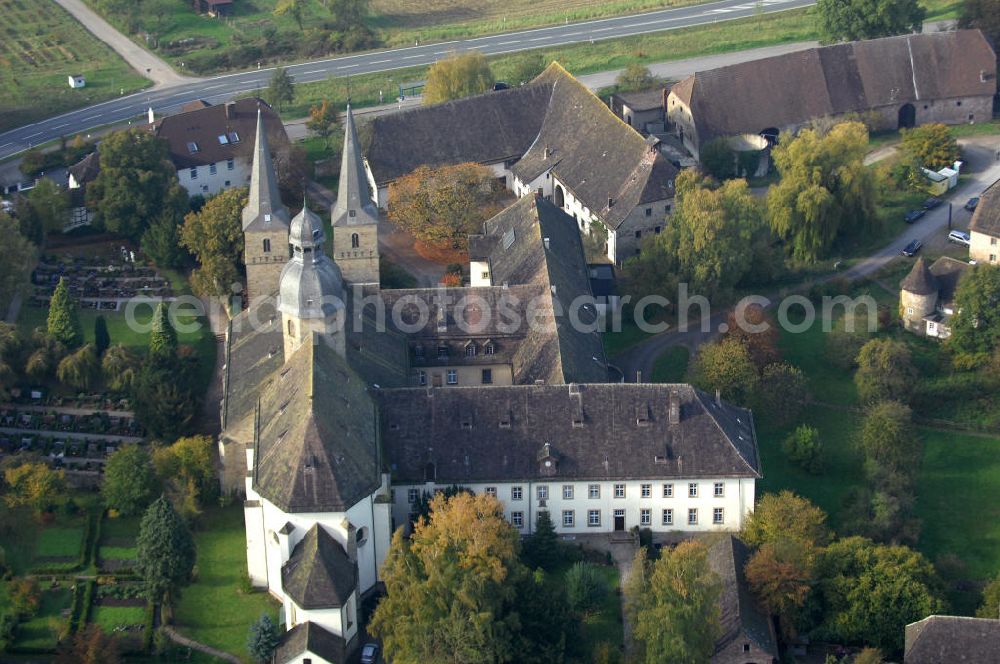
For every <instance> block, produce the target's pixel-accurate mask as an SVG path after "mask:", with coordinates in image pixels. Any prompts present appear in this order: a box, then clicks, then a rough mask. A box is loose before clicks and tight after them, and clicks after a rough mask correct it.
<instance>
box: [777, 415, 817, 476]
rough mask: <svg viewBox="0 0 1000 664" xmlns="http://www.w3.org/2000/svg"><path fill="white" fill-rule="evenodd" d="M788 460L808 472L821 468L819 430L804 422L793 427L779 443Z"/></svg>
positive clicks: (814, 471)
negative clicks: (793, 429)
mask: <svg viewBox="0 0 1000 664" xmlns="http://www.w3.org/2000/svg"><path fill="white" fill-rule="evenodd" d="M781 449H782V451H783V452H784V453H785V456H787V457H788V460H789V461H791V462H792V463H794V464H795V465H796V466H799V467H801V468H802V469H803V470H805V471H806V472H808V473H813V474H816V473H819V472H820V471H822V470H823V444H822V443H821V442H820V438H819V430H817V429H815V428H813V427H810V426H807V425H805V424H803V425H801V426H799V427H798V428H796V429H795V431H793V432H792V433H791V434H789V436H788V437H787V438H785V441H784V442H783V443H782V445H781Z"/></svg>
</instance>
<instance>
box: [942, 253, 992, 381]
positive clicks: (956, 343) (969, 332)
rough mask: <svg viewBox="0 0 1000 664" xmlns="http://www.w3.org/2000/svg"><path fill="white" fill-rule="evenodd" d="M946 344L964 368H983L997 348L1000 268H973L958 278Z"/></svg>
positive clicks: (981, 265) (983, 265)
mask: <svg viewBox="0 0 1000 664" xmlns="http://www.w3.org/2000/svg"><path fill="white" fill-rule="evenodd" d="M948 344H949V345H950V346H951V347H952V348H953V349H954V351H955V353H956V354H957V355H958V356H959V357H958V358H957V359H958V360H959V361H960V362H961V363H962V364H963V365H967V366H976V365H980V366H981V365H982V364H985V363H986V362H987V361H988V358H989V355H990V354H991V353H992V352H994V351H995V350H996V349H998V348H1000V267H997V266H995V265H985V264H979V265H974V266H973V267H972V269H970V270H967V271H966V272H965V274H964V275H963V276H962V279H961V281H960V282H959V284H958V289H957V290H956V291H955V315H954V316H953V317H952V319H951V337H950V338H949V339H948Z"/></svg>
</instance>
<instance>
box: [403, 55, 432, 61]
mask: <svg viewBox="0 0 1000 664" xmlns="http://www.w3.org/2000/svg"><path fill="white" fill-rule="evenodd" d="M426 57H427V56H426V55H423V54H421V55H407V56H404V57H403V58H401V59H402V60H412V59H413V58H426Z"/></svg>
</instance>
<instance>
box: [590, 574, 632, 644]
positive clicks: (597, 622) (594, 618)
mask: <svg viewBox="0 0 1000 664" xmlns="http://www.w3.org/2000/svg"><path fill="white" fill-rule="evenodd" d="M597 570H598V571H599V572H600V574H601V575H602V576H603V577H604V583H605V584H606V585H607V588H608V594H607V595H605V597H604V601H602V602H601V606H600V610H598V611H594V612H591V613H588V614H587V615H585V616H584V618H583V625H582V630H581V631H582V632H583V633H582V635H581V637H582V640H583V644H584V645H583V652H585V653H592V652H594V650H595V648H596V647H597V645H598V644H599V643H601V642H606V643H609V644H610V645H611V647H612V649H613V650H617V649H618V648H620V647H621V646H622V643H623V642H624V639H625V635H624V633H623V631H622V604H621V599H620V598H619V596H618V568H617V567H614V566H605V565H600V566H598V567H597Z"/></svg>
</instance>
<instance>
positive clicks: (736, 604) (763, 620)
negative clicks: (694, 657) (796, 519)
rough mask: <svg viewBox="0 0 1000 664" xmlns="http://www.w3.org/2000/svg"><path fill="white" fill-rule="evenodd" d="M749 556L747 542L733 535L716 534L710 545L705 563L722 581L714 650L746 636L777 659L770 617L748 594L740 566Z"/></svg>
mask: <svg viewBox="0 0 1000 664" xmlns="http://www.w3.org/2000/svg"><path fill="white" fill-rule="evenodd" d="M749 557H750V556H749V552H748V551H747V546H746V544H744V543H743V542H742V541H741V540H739V539H737V538H736V537H733V536H732V535H724V536H717V539H715V541H712V542H710V544H709V548H708V565H709V567H710V568H711V570H712V571H713V572H715V573H716V574H717V575H718V576H719V578H720V580H721V581H722V594H721V595H720V596H719V608H720V609H721V611H720V621H719V622H720V626H721V628H722V634H721V635H720V636H719V638H718V639H717V640H716V642H715V652H716V653H718V652H721V651H722V650H724V649H725V648H726V647H727V646H729V645H730V644H731V643H732V642H733V641H735V640H737V639H739V640H741V641H744V640H747V639H749V640H750V641H752V642H753V643H754V645H756V646H757V647H758V648H759V649H761V650H763V651H764V652H766V653H768V654H770V655H771V656H772V657H773V658H775V660H777V659H778V646H777V643H776V642H775V634H774V629H773V627H772V625H771V620H770V618H769V617H768V615H767V613H766V612H765V611H764V610H763V609H762V608H761V607H760V605H759V604H758V603H757V601H756V600H755V599H754V597H753V596H752V595H751V594H750V591H749V589H748V588H747V585H746V579H745V578H744V574H743V568H744V567H745V566H746V563H747V559H748V558H749Z"/></svg>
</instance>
